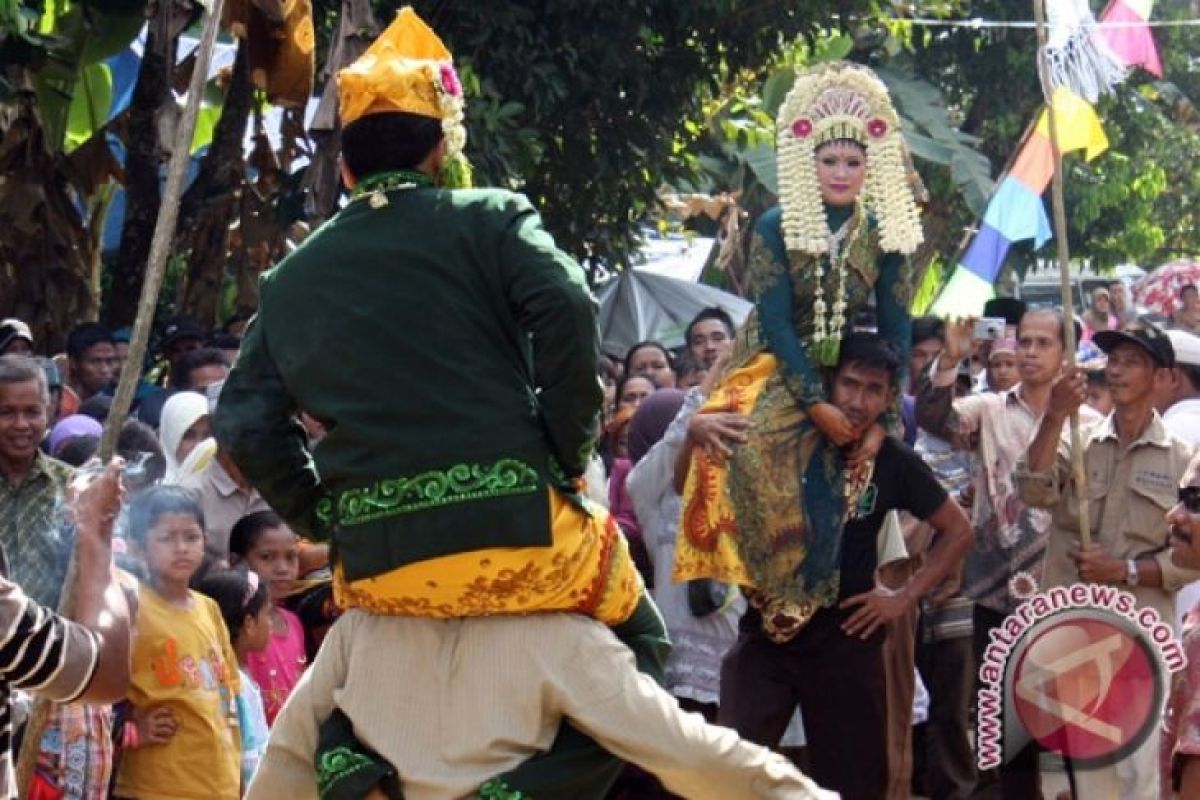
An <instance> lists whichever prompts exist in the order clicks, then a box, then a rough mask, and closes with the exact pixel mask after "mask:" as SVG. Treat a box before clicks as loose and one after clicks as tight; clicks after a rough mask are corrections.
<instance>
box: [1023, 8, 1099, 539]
mask: <svg viewBox="0 0 1200 800" xmlns="http://www.w3.org/2000/svg"><path fill="white" fill-rule="evenodd" d="M1046 2H1047V0H1033V16H1034V20H1035V21H1036V24H1037V41H1038V52H1037V64H1038V79H1039V81H1040V82H1041V84H1042V95H1043V96H1044V97H1045V98H1046V119H1047V120H1048V122H1049V128H1050V149H1051V150H1052V151H1053V153H1054V176H1053V178H1052V180H1051V205H1052V207H1053V209H1054V241H1055V243H1056V244H1057V245H1058V274H1059V277H1060V278H1061V279H1062V282H1061V285H1060V291H1061V292H1062V307H1063V341H1064V342H1065V343H1066V351H1067V352H1066V353H1065V355H1066V357H1067V364H1068V365H1069V366H1071V367H1074V366H1075V346H1076V343H1075V324H1074V320H1075V303H1074V299H1073V298H1074V295H1073V293H1072V291H1071V253H1070V248H1069V247H1068V243H1067V212H1066V202H1065V200H1064V199H1063V159H1062V152H1061V151H1060V150H1059V147H1058V113H1057V111H1056V110H1055V108H1054V87H1053V86H1051V85H1050V81H1049V79H1048V78H1047V77H1046V76H1047V75H1049V68H1048V65H1047V63H1046V11H1045V3H1046ZM1071 471H1072V473H1073V474H1074V476H1075V493H1076V501H1077V503H1078V506H1079V541H1080V543H1081V544H1082V545H1083V546H1084V547H1089V546H1091V544H1092V525H1091V520H1090V519H1089V517H1090V514H1089V513H1088V512H1089V509H1088V491H1087V470H1085V469H1084V466H1083V443H1082V442H1081V441H1080V436H1079V412H1078V411H1076V412H1075V413H1073V414H1071Z"/></svg>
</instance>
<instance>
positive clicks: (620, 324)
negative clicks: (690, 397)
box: [596, 269, 754, 356]
mask: <svg viewBox="0 0 1200 800" xmlns="http://www.w3.org/2000/svg"><path fill="white" fill-rule="evenodd" d="M596 294H597V296H598V297H599V299H600V334H601V337H602V341H601V349H602V350H603V351H604V352H605V353H609V354H611V355H615V356H624V355H625V352H626V351H627V350H628V349H629V348H630V347H631V346H632V345H634V344H636V343H637V342H641V341H646V340H653V341H656V342H660V343H662V344H663V345H665V346H666V347H669V348H675V347H681V346H683V344H684V341H683V333H684V330H685V329H686V328H687V326H688V323H689V322H691V321H692V318H693V317H695V316H696V314H698V313H699V312H700V311H701V310H702V309H705V308H710V307H712V306H716V307H718V308H721V309H724V310H725V311H726V312H727V313H728V314H729V316H731V317H733V322H734V324H735V325H738V326H739V327H740V326H741V325H742V324H743V323H744V322H745V321H746V317H748V316H749V315H750V309H752V308H753V307H754V305H753V304H752V303H750V302H749V301H748V300H743V299H742V298H740V297H738V296H736V295H732V294H730V293H729V292H723V291H721V290H720V289H714V288H713V287H712V286H706V285H704V284H702V283H691V282H689V281H682V280H679V279H677V278H668V277H666V276H664V275H657V274H655V273H653V272H648V271H645V270H639V269H631V270H625V271H624V272H622V273H621V274H620V275H618V276H617V277H615V278H613V279H612V280H610V281H609V282H608V283H606V284H604V285H603V286H601V287H600V288H599V289H598V290H597V292H596Z"/></svg>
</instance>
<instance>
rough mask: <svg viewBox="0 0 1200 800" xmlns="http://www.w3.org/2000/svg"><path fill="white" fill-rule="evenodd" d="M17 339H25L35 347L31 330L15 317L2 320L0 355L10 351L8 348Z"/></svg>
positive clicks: (0, 322)
mask: <svg viewBox="0 0 1200 800" xmlns="http://www.w3.org/2000/svg"><path fill="white" fill-rule="evenodd" d="M17 339H24V340H25V341H27V342H29V344H30V346H31V347H32V346H33V331H31V330H29V326H28V325H26V324H25V323H24V322H22V321H21V320H19V319H16V318H15V317H9V318H8V319H3V320H0V353H3V352H4V351H5V350H7V349H8V346H9V345H10V344H12V343H13V342H14V341H16V340H17Z"/></svg>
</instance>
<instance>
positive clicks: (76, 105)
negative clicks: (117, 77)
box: [63, 64, 112, 153]
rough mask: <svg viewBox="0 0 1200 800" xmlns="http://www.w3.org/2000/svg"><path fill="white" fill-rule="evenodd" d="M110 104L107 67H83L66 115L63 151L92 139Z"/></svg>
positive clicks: (110, 86) (101, 65)
mask: <svg viewBox="0 0 1200 800" xmlns="http://www.w3.org/2000/svg"><path fill="white" fill-rule="evenodd" d="M111 105H112V72H111V71H110V70H109V68H108V65H107V64H89V65H87V66H85V67H84V68H83V70H82V71H81V73H80V76H79V82H78V84H77V85H76V90H75V93H74V95H73V96H72V97H71V105H70V109H69V111H68V113H67V133H66V142H65V144H64V146H63V149H64V151H65V152H68V153H69V152H71V151H72V150H74V149H75V148H77V147H79V145H81V144H83V143H84V142H86V141H87V140H88V139H90V138H92V134H93V133H95V132H96V130H98V129H99V128H100V126H101V125H103V124H104V123H105V122H107V120H108V109H109V107H110V106H111Z"/></svg>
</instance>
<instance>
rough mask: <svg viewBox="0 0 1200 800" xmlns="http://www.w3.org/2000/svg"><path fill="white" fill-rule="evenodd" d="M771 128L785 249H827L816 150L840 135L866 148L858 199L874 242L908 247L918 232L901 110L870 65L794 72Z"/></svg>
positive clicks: (888, 246)
mask: <svg viewBox="0 0 1200 800" xmlns="http://www.w3.org/2000/svg"><path fill="white" fill-rule="evenodd" d="M776 136H777V140H778V160H779V195H780V204H781V205H782V207H783V237H784V243H785V245H786V247H787V249H788V250H789V251H794V250H798V251H801V252H805V253H811V254H813V255H820V254H823V253H827V252H828V251H829V240H830V236H831V232H830V230H829V222H828V220H827V219H826V216H825V208H824V206H823V205H822V203H821V190H820V186H819V184H818V182H817V169H816V151H817V148H818V147H820V146H821V145H823V144H825V143H826V142H832V141H836V140H839V139H850V140H853V141H856V142H858V143H859V144H861V145H863V147H865V148H866V153H867V156H866V157H867V175H866V181H865V183H864V185H863V196H862V197H861V198H860V201H861V202H863V203H864V204H865V205H866V208H867V210H868V211H870V212H871V213H873V214H874V215H875V218H876V220H877V221H878V223H879V241H880V246H881V247H882V248H883V249H884V250H885V251H888V252H899V253H906V254H907V253H912V252H913V251H915V250H916V249H917V247H918V246H919V245H920V244H921V242H922V241H923V240H924V234H923V233H922V231H921V220H920V212H919V211H918V209H917V202H916V198H915V197H914V196H913V188H912V185H911V184H910V182H909V180H908V174H907V169H906V163H907V158H906V151H905V145H904V137H903V136H902V135H901V133H900V118H899V116H897V114H896V110H895V108H893V107H892V102H891V98H890V97H888V91H887V87H886V86H884V85H883V82H882V81H880V80H879V78H877V77H876V76H875V74H874V73H873V72H871V70H869V69H868V68H866V67H864V66H861V65H858V64H852V63H849V62H845V61H835V62H831V63H829V64H822V65H820V66H817V67H814V68H813V69H810V70H807V71H806V72H803V73H801V74H800V75H797V76H796V83H795V85H793V86H792V90H791V91H790V92H788V96H787V99H785V100H784V102H783V106H782V107H781V108H780V109H779V118H778V120H777V127H776Z"/></svg>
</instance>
